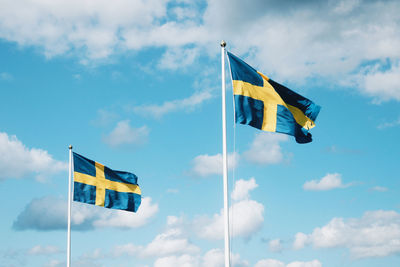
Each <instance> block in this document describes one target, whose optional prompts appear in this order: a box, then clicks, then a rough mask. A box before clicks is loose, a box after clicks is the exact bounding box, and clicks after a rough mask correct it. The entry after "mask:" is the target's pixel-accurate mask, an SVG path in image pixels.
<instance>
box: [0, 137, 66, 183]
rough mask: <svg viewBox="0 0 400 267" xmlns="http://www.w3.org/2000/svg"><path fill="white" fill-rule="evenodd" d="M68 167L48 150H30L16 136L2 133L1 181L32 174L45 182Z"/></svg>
mask: <svg viewBox="0 0 400 267" xmlns="http://www.w3.org/2000/svg"><path fill="white" fill-rule="evenodd" d="M67 165H68V164H67V163H65V162H61V161H57V160H55V159H53V157H52V156H51V155H49V153H48V152H47V151H46V150H42V149H37V148H31V149H29V148H27V147H26V146H25V145H24V144H23V143H22V142H21V141H19V140H18V138H17V137H16V136H15V135H11V136H9V135H8V134H7V133H2V132H0V169H1V172H0V181H1V180H4V179H7V178H21V177H24V176H28V175H30V174H34V175H36V179H37V180H39V181H43V180H44V179H45V178H46V177H47V176H48V175H50V174H54V173H57V172H60V171H65V170H67Z"/></svg>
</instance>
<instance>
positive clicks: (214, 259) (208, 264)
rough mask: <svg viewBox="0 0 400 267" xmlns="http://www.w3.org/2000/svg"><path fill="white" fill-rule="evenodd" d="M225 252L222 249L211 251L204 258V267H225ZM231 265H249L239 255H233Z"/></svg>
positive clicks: (243, 266) (241, 266) (242, 266)
mask: <svg viewBox="0 0 400 267" xmlns="http://www.w3.org/2000/svg"><path fill="white" fill-rule="evenodd" d="M224 257H225V256H224V252H223V251H222V250H221V249H211V250H209V251H207V253H206V254H205V255H204V256H203V261H202V265H201V266H203V267H223V266H225V264H224V263H225V258H224ZM231 265H232V266H235V267H246V266H249V263H248V262H247V261H245V260H242V259H241V258H240V255H239V254H235V253H231Z"/></svg>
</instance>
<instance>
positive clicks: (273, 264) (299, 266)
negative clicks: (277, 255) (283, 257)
mask: <svg viewBox="0 0 400 267" xmlns="http://www.w3.org/2000/svg"><path fill="white" fill-rule="evenodd" d="M254 267H322V263H321V262H320V261H319V260H313V261H294V262H291V263H288V264H285V263H283V262H281V261H278V260H274V259H264V260H260V261H258V262H257V263H256V265H254Z"/></svg>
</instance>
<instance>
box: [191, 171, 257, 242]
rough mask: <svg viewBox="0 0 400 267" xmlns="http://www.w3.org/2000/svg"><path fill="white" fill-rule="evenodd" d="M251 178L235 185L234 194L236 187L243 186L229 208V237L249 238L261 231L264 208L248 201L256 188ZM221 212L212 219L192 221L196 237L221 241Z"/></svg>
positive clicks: (222, 229) (222, 235)
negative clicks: (250, 193) (251, 191)
mask: <svg viewBox="0 0 400 267" xmlns="http://www.w3.org/2000/svg"><path fill="white" fill-rule="evenodd" d="M253 180H254V178H252V179H251V180H250V181H245V180H239V181H237V182H236V184H235V190H234V192H238V189H237V187H238V186H240V185H241V184H244V185H248V184H250V185H251V186H245V187H244V188H243V189H241V190H242V192H240V194H236V195H235V202H234V203H233V204H232V205H231V206H230V207H229V213H230V216H231V217H230V223H231V236H232V237H235V236H238V237H243V238H245V239H248V238H250V237H251V236H252V235H253V234H254V233H256V232H258V231H259V230H261V227H262V225H263V222H264V206H263V205H262V204H261V203H259V202H257V201H255V200H252V199H249V194H248V192H249V191H250V190H253V189H254V188H256V185H252V184H253V183H255V181H253ZM223 220H224V217H223V210H221V212H220V213H217V214H214V215H213V217H212V218H210V217H207V216H203V217H199V218H197V219H196V220H195V221H194V227H195V228H196V232H197V233H198V235H199V236H200V237H202V238H205V239H211V240H213V239H223V237H224V228H223V227H224V226H223Z"/></svg>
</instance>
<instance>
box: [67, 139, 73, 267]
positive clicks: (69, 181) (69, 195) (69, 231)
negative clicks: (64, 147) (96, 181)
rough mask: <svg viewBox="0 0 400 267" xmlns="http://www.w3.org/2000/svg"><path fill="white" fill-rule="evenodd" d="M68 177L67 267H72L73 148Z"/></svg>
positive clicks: (70, 153) (70, 150)
mask: <svg viewBox="0 0 400 267" xmlns="http://www.w3.org/2000/svg"><path fill="white" fill-rule="evenodd" d="M68 148H69V175H68V230H67V232H68V233H67V267H71V184H72V146H71V145H70V146H69V147H68Z"/></svg>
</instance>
